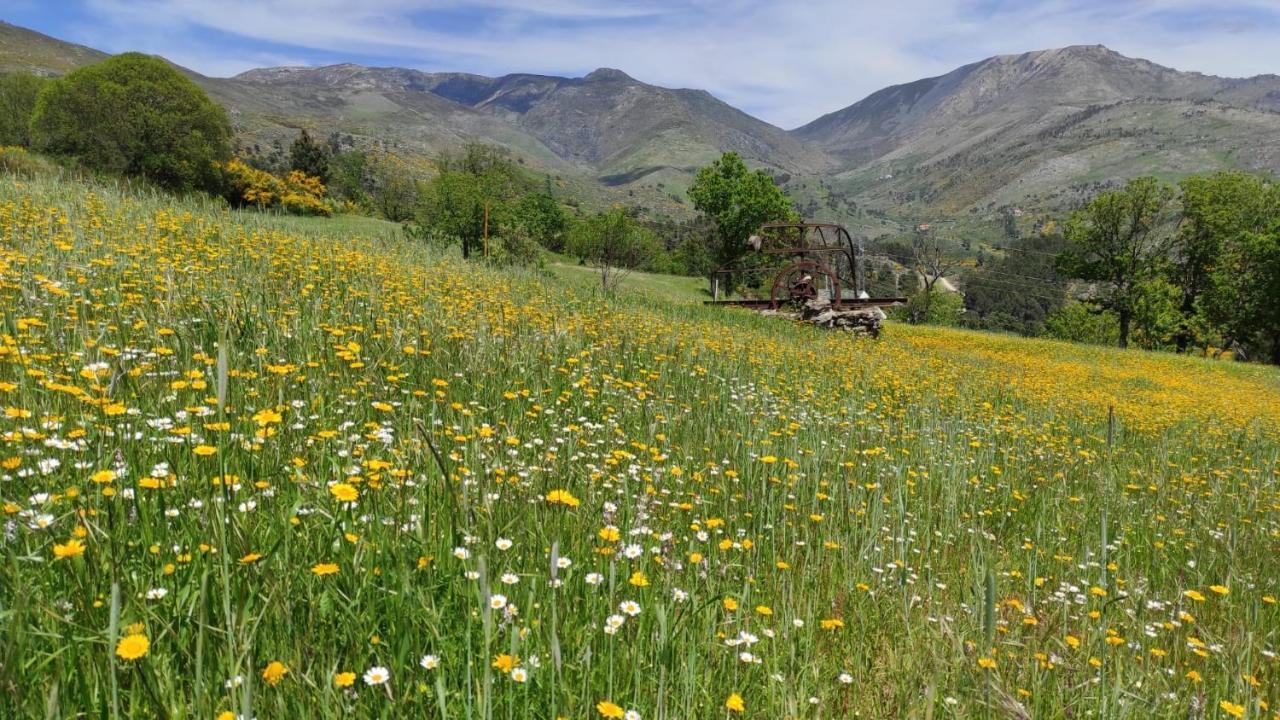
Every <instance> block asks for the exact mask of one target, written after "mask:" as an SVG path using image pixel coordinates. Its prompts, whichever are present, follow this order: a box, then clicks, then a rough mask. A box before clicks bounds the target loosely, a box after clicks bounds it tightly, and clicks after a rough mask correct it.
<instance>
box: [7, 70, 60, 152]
mask: <svg viewBox="0 0 1280 720" xmlns="http://www.w3.org/2000/svg"><path fill="white" fill-rule="evenodd" d="M48 82H49V81H48V80H46V79H44V78H42V77H38V76H36V75H32V74H31V73H27V72H16V73H9V74H6V75H0V145H21V146H22V147H30V146H31V116H32V115H33V114H34V113H35V110H36V98H37V97H39V95H40V91H41V90H42V89H44V86H45V85H46V84H48Z"/></svg>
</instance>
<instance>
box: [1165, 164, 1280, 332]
mask: <svg viewBox="0 0 1280 720" xmlns="http://www.w3.org/2000/svg"><path fill="white" fill-rule="evenodd" d="M1181 188H1182V223H1181V225H1180V226H1179V232H1178V236H1177V242H1176V244H1175V246H1174V251H1173V262H1172V264H1171V267H1170V274H1169V276H1170V280H1171V281H1172V282H1173V283H1174V284H1175V285H1177V287H1178V289H1179V290H1180V291H1181V298H1180V303H1179V312H1180V313H1181V316H1182V317H1181V323H1180V325H1181V327H1179V329H1178V332H1177V339H1176V341H1177V348H1178V351H1179V352H1182V351H1185V350H1186V349H1187V346H1188V345H1189V344H1190V342H1191V340H1192V339H1193V335H1194V333H1193V328H1194V326H1195V325H1196V324H1197V321H1198V313H1199V308H1198V304H1197V303H1198V301H1199V300H1200V298H1201V297H1203V296H1204V295H1205V293H1207V292H1209V291H1210V290H1211V288H1212V284H1213V274H1214V272H1215V271H1216V269H1217V266H1218V261H1219V258H1220V256H1221V255H1222V253H1223V252H1224V250H1226V249H1228V247H1229V246H1230V244H1231V243H1232V242H1234V241H1235V240H1236V239H1238V238H1240V237H1241V236H1242V235H1243V234H1244V233H1248V232H1253V233H1258V232H1263V231H1265V230H1266V229H1267V228H1268V227H1269V226H1270V225H1271V224H1272V223H1273V222H1274V221H1275V220H1276V219H1277V217H1278V214H1280V207H1278V205H1280V204H1278V203H1277V202H1276V192H1275V190H1274V189H1273V188H1272V187H1271V186H1269V185H1268V184H1267V183H1266V182H1265V181H1264V180H1263V179H1262V178H1260V177H1258V176H1256V175H1250V174H1248V173H1244V172H1239V171H1235V170H1231V171H1223V172H1220V173H1216V174H1214V175H1208V176H1204V175H1192V176H1191V177H1188V178H1186V179H1184V180H1183V181H1182V183H1181Z"/></svg>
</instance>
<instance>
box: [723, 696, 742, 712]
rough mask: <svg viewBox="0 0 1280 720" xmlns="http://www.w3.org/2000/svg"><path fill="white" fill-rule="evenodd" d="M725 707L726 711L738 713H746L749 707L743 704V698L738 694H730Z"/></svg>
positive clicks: (725, 701)
mask: <svg viewBox="0 0 1280 720" xmlns="http://www.w3.org/2000/svg"><path fill="white" fill-rule="evenodd" d="M724 707H725V709H726V710H732V711H733V712H736V713H740V712H746V710H747V706H746V705H745V704H744V703H743V702H742V696H741V695H739V694H738V693H729V697H727V698H725V700H724Z"/></svg>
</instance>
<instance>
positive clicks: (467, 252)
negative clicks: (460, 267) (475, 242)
mask: <svg viewBox="0 0 1280 720" xmlns="http://www.w3.org/2000/svg"><path fill="white" fill-rule="evenodd" d="M470 257H471V243H470V241H468V240H467V238H465V237H464V238H462V259H463V260H466V259H468V258H470Z"/></svg>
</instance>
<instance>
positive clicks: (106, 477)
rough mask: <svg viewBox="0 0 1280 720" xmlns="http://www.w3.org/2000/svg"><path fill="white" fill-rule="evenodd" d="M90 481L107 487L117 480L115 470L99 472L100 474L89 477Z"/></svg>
mask: <svg viewBox="0 0 1280 720" xmlns="http://www.w3.org/2000/svg"><path fill="white" fill-rule="evenodd" d="M89 479H90V480H91V481H93V482H95V483H99V484H102V485H105V484H107V483H109V482H111V481H112V480H115V479H116V473H115V471H114V470H99V471H98V472H96V473H94V474H93V475H91V476H89Z"/></svg>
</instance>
